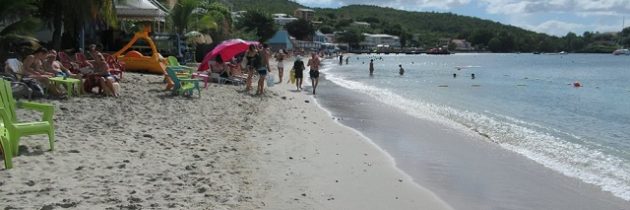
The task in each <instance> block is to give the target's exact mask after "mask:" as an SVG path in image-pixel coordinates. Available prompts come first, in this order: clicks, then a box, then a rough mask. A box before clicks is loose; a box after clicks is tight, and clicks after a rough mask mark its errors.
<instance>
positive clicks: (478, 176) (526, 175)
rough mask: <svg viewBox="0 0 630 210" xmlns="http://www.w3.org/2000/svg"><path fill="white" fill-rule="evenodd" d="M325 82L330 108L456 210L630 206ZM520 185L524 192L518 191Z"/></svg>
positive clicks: (505, 152)
mask: <svg viewBox="0 0 630 210" xmlns="http://www.w3.org/2000/svg"><path fill="white" fill-rule="evenodd" d="M333 70H334V67H333ZM322 85H323V86H322V87H325V88H323V89H322V90H321V91H320V92H321V93H323V95H322V98H323V99H324V105H325V108H326V109H328V110H330V111H331V112H332V113H334V114H333V116H335V117H337V118H341V119H343V121H342V122H343V124H344V125H346V126H348V127H351V128H354V129H356V130H358V131H359V132H361V133H363V134H364V135H365V136H367V137H369V138H370V139H372V141H374V142H375V143H376V144H377V145H378V146H379V147H381V148H383V150H385V151H388V153H390V155H392V156H394V158H395V159H396V160H395V161H396V163H397V164H398V165H397V167H398V168H401V169H402V170H403V171H405V172H406V173H408V174H411V175H412V176H413V178H414V180H415V181H417V182H419V184H420V185H421V186H425V187H427V188H429V189H430V190H431V191H433V192H435V193H436V194H437V195H438V196H440V197H441V198H442V199H443V200H445V201H446V202H447V203H449V204H450V205H451V206H453V207H454V208H464V209H488V208H532V207H534V206H536V208H538V209H627V207H624V206H625V205H627V204H628V202H627V201H624V200H623V199H621V198H619V197H616V196H614V195H612V194H611V193H610V192H607V191H603V190H602V189H600V188H599V187H598V186H595V185H592V184H587V183H584V182H583V181H581V180H578V179H576V178H571V177H568V176H565V175H564V174H561V173H560V172H557V171H555V170H552V169H550V168H547V167H544V166H542V165H541V164H538V163H536V162H535V161H533V160H530V159H528V158H526V157H523V156H521V155H519V154H517V153H515V152H512V151H509V150H506V149H504V148H502V147H500V146H499V145H496V144H491V143H490V142H488V141H487V140H484V139H483V138H482V137H483V136H481V135H479V134H476V135H473V136H470V135H471V132H470V131H469V130H466V131H458V130H457V129H454V128H450V127H447V126H446V125H443V124H441V123H435V122H430V120H429V119H420V118H417V117H414V116H413V115H409V114H407V113H406V112H405V111H403V110H399V109H398V108H395V107H392V106H390V105H388V104H387V103H383V102H379V100H376V99H374V98H372V97H370V96H368V95H366V94H364V93H361V92H356V91H354V90H351V89H348V88H345V87H342V86H339V85H338V84H335V83H334V82H332V81H330V80H328V81H327V82H326V83H323V84H322ZM326 87H329V89H326ZM366 113H369V114H366ZM396 125H398V126H396ZM414 126H415V127H414ZM401 146H403V147H401ZM414 148H415V149H414ZM453 184H455V185H453ZM451 185H453V186H451ZM539 185H540V186H547V187H548V188H552V189H547V188H545V187H540V186H539ZM473 186H475V187H473ZM515 186H519V187H517V188H518V189H512V188H513V187H515ZM508 192H509V193H508ZM534 192H536V193H534ZM575 192H580V194H579V195H577V194H575ZM481 195H484V196H481ZM541 195H545V196H543V197H540V196H541ZM513 198H519V200H518V201H513V200H511V199H513ZM588 199H593V200H597V202H593V203H592V204H590V203H589V202H586V201H587V200H588ZM585 200H586V201H585ZM527 201H529V202H527ZM544 201H546V202H544ZM541 202H543V203H541ZM506 205H510V206H511V207H509V206H506ZM475 206H476V207H475ZM528 206H529V207H528ZM589 207H592V208H589Z"/></svg>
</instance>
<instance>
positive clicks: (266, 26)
mask: <svg viewBox="0 0 630 210" xmlns="http://www.w3.org/2000/svg"><path fill="white" fill-rule="evenodd" d="M237 28H239V29H241V30H244V31H246V32H252V31H255V32H256V36H257V37H258V40H259V41H261V42H264V41H267V40H268V39H270V38H271V37H273V35H274V34H275V33H276V31H277V29H276V26H275V24H274V22H273V18H271V16H270V15H268V14H266V13H263V12H260V11H247V12H246V13H245V14H244V15H243V17H242V18H241V19H240V20H239V21H238V23H237Z"/></svg>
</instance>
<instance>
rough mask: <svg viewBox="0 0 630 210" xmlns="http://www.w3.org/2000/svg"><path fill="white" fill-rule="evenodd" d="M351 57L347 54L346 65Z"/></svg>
mask: <svg viewBox="0 0 630 210" xmlns="http://www.w3.org/2000/svg"><path fill="white" fill-rule="evenodd" d="M349 59H350V56H346V65H348V60H349Z"/></svg>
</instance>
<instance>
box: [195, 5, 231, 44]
mask: <svg viewBox="0 0 630 210" xmlns="http://www.w3.org/2000/svg"><path fill="white" fill-rule="evenodd" d="M201 7H202V8H204V9H205V10H206V14H207V15H209V16H211V17H212V18H213V20H214V21H215V23H216V24H217V26H218V28H216V29H212V30H210V31H209V33H210V35H212V37H213V38H214V39H215V40H217V41H222V40H225V39H227V38H228V37H229V36H230V34H232V32H233V28H232V23H233V20H232V13H231V12H230V9H229V8H228V7H227V6H226V5H225V4H222V3H219V2H214V3H210V4H202V6H201Z"/></svg>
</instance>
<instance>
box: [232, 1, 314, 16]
mask: <svg viewBox="0 0 630 210" xmlns="http://www.w3.org/2000/svg"><path fill="white" fill-rule="evenodd" d="M224 3H226V4H227V5H228V6H230V7H232V10H234V11H240V10H246V11H247V10H261V11H264V12H267V13H285V14H290V15H292V14H293V11H295V9H298V8H305V7H304V6H302V5H300V4H298V3H295V2H292V1H288V0H226V1H224Z"/></svg>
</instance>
